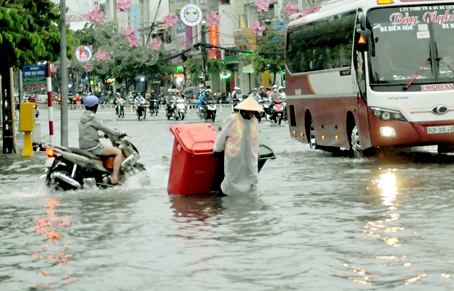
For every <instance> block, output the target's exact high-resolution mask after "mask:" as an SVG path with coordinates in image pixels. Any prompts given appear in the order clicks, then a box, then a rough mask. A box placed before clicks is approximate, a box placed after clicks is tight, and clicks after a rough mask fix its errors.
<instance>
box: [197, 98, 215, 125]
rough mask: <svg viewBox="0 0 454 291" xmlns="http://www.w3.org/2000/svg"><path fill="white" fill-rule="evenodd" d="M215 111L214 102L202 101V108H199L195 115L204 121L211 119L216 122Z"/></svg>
mask: <svg viewBox="0 0 454 291" xmlns="http://www.w3.org/2000/svg"><path fill="white" fill-rule="evenodd" d="M216 110H217V109H216V104H214V101H208V102H207V101H202V107H200V108H199V111H198V112H197V115H198V116H199V117H200V119H202V120H204V121H207V120H209V119H211V121H213V122H214V121H215V120H216Z"/></svg>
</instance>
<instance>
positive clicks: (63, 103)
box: [60, 0, 68, 147]
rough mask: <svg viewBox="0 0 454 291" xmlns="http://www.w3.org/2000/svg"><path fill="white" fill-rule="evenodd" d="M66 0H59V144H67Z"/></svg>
mask: <svg viewBox="0 0 454 291" xmlns="http://www.w3.org/2000/svg"><path fill="white" fill-rule="evenodd" d="M66 55H67V51H66V0H60V74H61V84H60V95H61V109H60V114H61V145H62V146H64V147H67V146H68V69H67V68H66Z"/></svg>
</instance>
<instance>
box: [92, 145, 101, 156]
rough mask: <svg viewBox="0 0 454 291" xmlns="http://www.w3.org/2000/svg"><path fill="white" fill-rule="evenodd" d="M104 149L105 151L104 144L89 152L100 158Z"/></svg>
mask: <svg viewBox="0 0 454 291" xmlns="http://www.w3.org/2000/svg"><path fill="white" fill-rule="evenodd" d="M103 149H104V146H103V145H102V144H100V145H99V146H97V147H96V148H94V149H92V150H90V151H89V152H90V153H92V154H94V155H97V156H100V155H101V153H102V150H103Z"/></svg>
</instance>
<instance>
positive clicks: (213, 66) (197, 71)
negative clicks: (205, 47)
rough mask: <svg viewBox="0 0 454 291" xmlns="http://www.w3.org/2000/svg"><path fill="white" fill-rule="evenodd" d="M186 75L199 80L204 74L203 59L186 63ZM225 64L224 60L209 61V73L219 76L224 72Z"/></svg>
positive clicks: (190, 60)
mask: <svg viewBox="0 0 454 291" xmlns="http://www.w3.org/2000/svg"><path fill="white" fill-rule="evenodd" d="M184 67H185V68H186V74H190V75H191V77H192V79H197V78H198V77H199V76H200V75H201V74H202V72H203V65H202V59H187V60H186V61H185V62H184ZM224 67H225V64H224V61H223V60H217V59H209V60H208V61H207V73H209V74H219V73H220V72H221V71H222V70H224Z"/></svg>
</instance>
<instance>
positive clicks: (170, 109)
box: [164, 102, 176, 119]
mask: <svg viewBox="0 0 454 291" xmlns="http://www.w3.org/2000/svg"><path fill="white" fill-rule="evenodd" d="M175 111H176V107H175V103H174V102H170V103H167V105H166V110H165V112H164V114H165V116H166V117H167V119H170V117H172V116H174V117H175V116H176V114H175ZM175 118H176V117H175Z"/></svg>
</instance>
